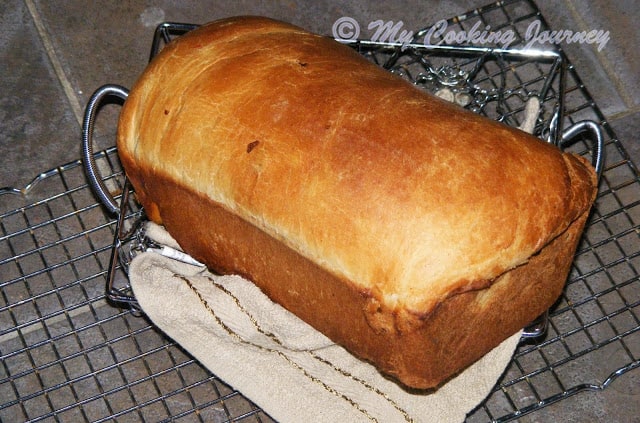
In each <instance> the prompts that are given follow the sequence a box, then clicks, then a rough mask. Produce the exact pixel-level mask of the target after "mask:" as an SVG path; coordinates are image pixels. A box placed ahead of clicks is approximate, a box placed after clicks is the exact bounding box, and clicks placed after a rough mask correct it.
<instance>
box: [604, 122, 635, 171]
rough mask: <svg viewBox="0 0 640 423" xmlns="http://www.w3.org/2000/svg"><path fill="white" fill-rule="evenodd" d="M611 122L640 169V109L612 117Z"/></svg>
mask: <svg viewBox="0 0 640 423" xmlns="http://www.w3.org/2000/svg"><path fill="white" fill-rule="evenodd" d="M609 123H610V124H611V127H612V128H613V130H614V131H615V133H616V135H617V137H618V139H619V140H620V142H621V143H622V145H623V146H624V148H625V150H626V151H627V153H628V154H629V156H630V157H631V160H632V161H633V163H635V165H636V168H638V169H640V111H638V112H635V113H630V114H628V115H626V116H624V117H621V118H618V119H612V120H611V121H610V122H609Z"/></svg>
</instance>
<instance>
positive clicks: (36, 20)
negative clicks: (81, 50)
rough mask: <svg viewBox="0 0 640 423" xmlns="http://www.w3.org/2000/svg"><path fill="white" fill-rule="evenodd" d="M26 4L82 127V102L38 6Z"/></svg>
mask: <svg viewBox="0 0 640 423" xmlns="http://www.w3.org/2000/svg"><path fill="white" fill-rule="evenodd" d="M24 2H25V4H26V6H27V8H28V9H29V14H30V15H31V18H32V19H33V22H34V24H35V26H36V29H37V30H38V34H39V35H40V39H41V40H42V44H43V46H44V49H45V50H46V52H47V56H48V57H49V61H50V62H51V65H52V66H53V70H54V71H55V73H56V76H57V77H58V81H60V84H61V85H62V89H63V90H64V93H65V95H66V97H67V100H69V104H70V106H71V109H72V111H73V114H74V115H75V117H76V120H77V121H78V124H79V125H80V126H82V119H83V111H82V108H81V107H80V102H79V101H78V97H76V94H75V92H74V91H73V88H72V87H71V83H70V82H69V79H67V76H66V74H65V73H64V70H63V68H62V64H61V63H60V60H58V56H57V55H56V51H55V49H54V48H53V43H52V42H51V39H50V38H49V35H48V34H47V31H46V29H45V27H44V23H43V22H42V18H41V17H40V15H39V14H38V10H37V9H36V6H35V4H34V2H33V0H24Z"/></svg>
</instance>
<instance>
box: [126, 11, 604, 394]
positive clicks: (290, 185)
mask: <svg viewBox="0 0 640 423" xmlns="http://www.w3.org/2000/svg"><path fill="white" fill-rule="evenodd" d="M118 151H119V155H120V158H121V161H122V164H123V166H124V169H125V171H126V174H127V175H128V177H129V178H130V180H131V182H132V184H133V186H134V188H135V192H136V194H137V198H138V199H139V201H140V202H141V204H142V205H143V206H144V209H145V211H146V213H147V215H148V217H149V218H150V219H151V220H153V221H155V222H157V223H160V224H163V225H164V226H165V227H166V228H167V230H168V231H169V232H170V233H171V234H172V235H173V236H174V237H175V238H176V240H177V241H178V242H179V243H180V244H181V246H182V247H183V248H184V249H185V250H186V251H187V252H188V253H189V254H191V255H192V256H194V257H195V258H197V259H198V260H200V261H202V262H204V263H206V264H207V266H208V267H209V268H210V269H211V270H213V271H216V272H219V273H225V274H226V273H235V274H240V275H243V276H244V277H246V278H248V279H250V280H251V281H253V282H254V283H255V284H256V285H257V286H259V287H260V288H261V289H262V290H263V291H264V292H265V293H266V294H267V295H268V296H269V297H270V298H271V299H272V300H274V301H275V302H277V303H279V304H281V305H282V306H284V307H285V308H287V309H288V310H290V311H291V312H293V313H295V314H296V315H297V316H299V317H300V318H301V319H303V320H304V321H306V322H307V323H309V324H310V325H312V326H314V327H315V328H316V329H318V330H319V331H321V332H322V333H324V334H325V335H327V336H328V337H329V338H331V339H333V340H334V341H335V342H337V343H339V344H340V345H343V346H344V347H345V348H347V349H348V350H349V351H351V352H352V353H353V354H354V355H356V356H358V357H360V358H361V359H363V360H367V361H369V362H371V363H373V364H374V365H375V366H376V367H377V368H378V369H379V370H380V371H381V372H382V373H384V374H386V375H389V376H392V377H395V378H396V379H397V380H399V381H400V382H401V383H402V384H404V385H406V386H408V387H412V388H433V387H437V386H438V385H439V384H441V383H442V382H443V381H445V380H447V379H448V378H450V377H452V376H453V375H455V374H456V373H457V372H459V371H460V370H461V369H463V368H465V367H466V366H468V365H469V364H471V363H473V362H474V361H475V360H477V359H478V358H480V357H481V356H482V355H484V354H485V353H487V352H488V351H489V350H490V349H492V348H493V347H495V346H496V345H498V344H499V343H500V342H501V341H503V340H504V339H505V338H507V337H508V336H510V335H512V334H513V333H515V332H516V331H518V330H519V329H521V328H522V327H524V326H526V325H527V324H528V323H529V322H530V321H532V320H533V319H534V318H535V317H537V316H538V315H539V314H540V313H542V312H544V311H545V310H546V309H547V308H548V307H550V306H551V305H552V304H553V303H554V301H555V300H556V299H557V298H558V296H559V295H560V293H561V291H562V289H563V285H564V282H565V279H566V277H567V274H568V272H569V268H570V266H571V263H572V259H573V255H574V252H575V249H576V245H577V244H578V242H579V238H580V234H581V232H582V229H583V226H584V224H585V221H586V219H587V216H588V213H589V210H590V207H591V204H592V202H593V201H594V198H595V194H596V179H595V173H594V171H593V169H592V168H591V166H590V164H589V163H588V162H587V161H585V160H584V159H582V158H580V157H577V156H574V155H570V154H565V153H562V152H561V151H560V150H558V149H557V148H555V147H554V146H552V145H549V144H547V143H545V142H542V141H540V140H538V139H537V138H535V137H533V136H530V135H527V134H525V133H524V132H521V131H519V130H517V129H512V128H509V127H507V126H506V125H503V124H501V123H497V122H494V121H491V120H489V119H487V118H484V117H481V116H478V115H476V114H473V113H471V112H468V111H465V110H463V109H462V108H460V107H459V106H456V105H452V104H449V103H446V102H444V101H443V100H440V99H437V98H435V97H434V96H432V95H429V94H426V93H425V92H423V91H422V90H420V89H418V88H416V87H414V86H413V85H411V84H410V83H408V82H406V81H404V80H402V79H401V78H399V77H398V76H396V75H393V74H391V73H389V72H387V71H385V70H383V69H381V68H379V67H377V66H376V65H374V64H372V63H370V62H368V61H367V60H366V59H364V58H362V57H361V56H360V55H359V54H357V53H356V52H355V51H353V50H352V49H351V48H349V47H348V46H345V45H342V44H340V43H338V42H336V41H334V40H331V39H329V38H326V37H323V36H319V35H314V34H311V33H308V32H306V31H304V30H302V29H300V28H297V27H295V26H292V25H289V24H285V23H281V22H277V21H273V20H270V19H266V18H258V17H240V18H230V19H225V20H221V21H216V22H213V23H210V24H207V25H204V26H202V27H200V28H198V29H196V30H194V31H192V32H190V33H188V34H186V35H184V36H181V37H179V38H178V39H177V40H174V41H172V42H171V43H170V44H169V45H168V46H166V47H165V48H164V49H163V50H162V51H161V52H160V54H159V55H158V56H156V57H155V58H154V59H153V60H152V62H151V63H150V65H149V66H148V68H147V69H146V70H145V72H144V73H143V75H142V76H141V77H140V79H139V80H138V81H137V82H136V84H135V85H134V86H133V87H132V90H131V92H130V95H129V97H128V99H127V101H126V102H125V104H124V107H123V109H122V112H121V117H120V121H119V127H118Z"/></svg>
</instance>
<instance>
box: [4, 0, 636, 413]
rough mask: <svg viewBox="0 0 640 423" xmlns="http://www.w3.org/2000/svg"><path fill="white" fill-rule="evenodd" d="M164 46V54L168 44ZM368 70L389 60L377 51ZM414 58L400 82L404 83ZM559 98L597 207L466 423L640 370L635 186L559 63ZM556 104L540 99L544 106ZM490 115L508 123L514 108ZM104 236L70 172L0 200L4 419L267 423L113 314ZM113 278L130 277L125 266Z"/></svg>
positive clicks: (526, 4) (114, 161)
mask: <svg viewBox="0 0 640 423" xmlns="http://www.w3.org/2000/svg"><path fill="white" fill-rule="evenodd" d="M535 20H539V21H540V22H541V23H542V25H543V28H544V27H546V24H545V23H544V19H543V17H542V16H541V15H540V13H539V11H538V10H537V8H536V7H535V5H534V4H533V3H532V2H531V1H527V0H517V1H508V2H507V1H505V2H500V3H497V4H495V5H489V6H487V7H484V8H481V9H477V10H474V11H472V12H469V13H468V14H466V15H464V16H458V17H455V18H452V19H450V20H449V21H448V23H449V25H450V28H452V29H453V30H458V31H462V30H469V29H470V28H471V27H472V25H474V24H475V23H476V22H478V21H479V22H481V23H482V24H484V25H491V28H493V29H494V30H500V29H503V30H507V29H511V30H513V31H514V33H516V34H517V35H518V37H520V39H522V37H523V36H524V35H523V34H524V31H525V30H526V28H527V26H528V25H529V24H530V23H531V22H532V21H535ZM159 34H160V38H161V39H164V41H169V39H170V38H171V37H172V35H171V34H168V33H166V32H160V33H159ZM370 58H371V59H372V60H375V61H379V62H388V60H389V56H388V53H387V52H381V53H380V54H374V55H371V56H370ZM414 58H415V57H414ZM414 58H411V56H409V59H407V62H401V65H403V66H401V67H400V68H396V71H398V72H403V71H405V72H407V76H409V77H410V76H411V75H412V74H411V66H409V65H410V64H413V63H415V62H414V61H413V60H414ZM565 61H566V60H565ZM567 63H568V62H567ZM408 64H409V65H408ZM495 66H496V65H495V63H493V62H492V63H487V64H485V65H483V67H482V70H481V72H480V73H479V75H478V78H477V79H476V81H479V82H478V83H479V84H488V85H489V87H491V86H493V87H499V86H501V84H502V82H501V80H500V78H502V75H503V73H504V69H501V68H500V67H499V66H498V67H497V68H496V67H495ZM544 72H545V70H544V69H541V68H540V66H538V65H537V64H535V63H530V62H525V63H523V64H522V65H517V66H513V67H511V66H510V67H509V70H508V74H507V76H506V78H507V79H509V80H510V81H511V83H512V84H513V85H514V86H516V87H518V90H520V91H526V92H532V91H538V90H540V84H542V83H543V82H542V81H543V79H544V78H542V77H541V76H540V75H541V74H543V73H544ZM489 89H490V88H489ZM563 92H564V97H563V99H564V102H565V114H564V123H565V125H571V124H573V123H575V122H577V121H580V120H584V119H591V120H595V121H596V122H598V123H600V124H601V125H602V127H603V128H604V131H605V138H606V141H605V154H606V158H607V161H606V165H605V167H604V170H603V173H602V178H601V183H600V190H599V195H598V199H597V202H596V206H595V208H594V210H593V213H592V217H591V219H590V221H589V223H588V227H587V229H586V231H585V235H584V237H583V240H582V243H581V245H580V246H579V249H578V252H577V253H576V258H575V262H574V266H573V268H572V271H571V274H570V277H569V280H568V282H567V285H566V289H565V291H564V292H563V294H562V297H561V298H560V299H559V301H558V303H557V304H556V305H555V306H554V307H553V308H552V309H551V311H550V317H549V329H548V332H547V334H546V336H545V337H544V339H542V340H538V342H536V343H523V344H522V345H520V346H519V347H518V349H517V351H516V353H515V355H514V359H513V361H512V362H511V364H510V365H509V366H508V368H507V370H506V372H505V374H504V376H503V377H502V379H501V380H500V381H499V382H498V383H497V384H496V386H495V388H494V390H493V391H492V393H491V394H490V395H489V397H488V398H487V399H486V400H485V401H484V402H483V403H482V404H481V405H480V406H478V407H477V408H476V409H475V410H474V411H473V412H471V413H470V414H469V415H468V419H467V420H468V421H469V422H484V421H509V420H513V419H516V418H518V417H520V416H522V415H524V414H527V413H532V412H535V411H536V410H539V409H541V408H543V407H545V406H546V405H548V404H551V403H554V402H557V401H561V400H562V399H564V398H566V397H568V396H571V395H573V394H577V393H579V392H581V391H584V390H600V389H605V388H606V387H607V386H608V385H609V384H610V383H612V381H613V380H614V379H615V378H616V377H620V376H621V375H622V374H624V373H625V372H627V371H629V370H631V369H633V368H636V367H638V366H640V318H639V316H640V276H639V275H640V272H639V269H640V235H639V233H640V176H639V173H638V170H637V168H636V167H635V166H634V164H633V163H632V162H631V161H630V160H629V157H628V155H627V154H626V152H625V150H624V147H623V146H622V144H621V143H620V141H619V140H618V139H617V138H616V136H615V134H614V133H613V131H612V129H611V128H610V126H609V125H608V123H607V122H606V120H605V119H604V118H603V116H602V114H601V113H600V111H599V109H598V107H597V105H596V104H595V103H594V101H593V100H592V98H591V96H590V95H589V93H588V90H587V89H586V88H585V87H584V85H583V84H582V82H581V81H580V79H579V77H578V75H577V72H576V70H575V69H574V68H573V67H572V66H571V65H570V64H568V67H567V72H566V81H565V85H564V90H563ZM557 94H558V92H557V88H554V87H551V88H550V89H549V94H548V95H549V96H550V98H551V97H553V96H557ZM491 107H492V106H489V108H488V109H487V110H490V109H491ZM501 107H503V108H504V109H506V113H503V114H504V115H505V116H507V118H508V119H511V120H513V122H511V123H514V124H518V123H519V122H518V120H519V117H518V116H519V113H520V112H521V111H522V109H523V107H524V105H523V102H522V99H521V96H519V95H514V96H513V97H512V99H511V100H508V101H505V102H504V103H503V104H502V106H501ZM550 111H551V109H550V108H546V109H545V110H543V115H544V114H545V113H550ZM486 113H487V114H490V113H491V112H490V111H487V112H486ZM543 122H544V119H541V120H540V122H539V125H538V126H539V128H538V130H539V132H541V133H543V132H544V131H545V127H544V125H543ZM570 148H571V149H572V150H575V151H576V152H578V153H580V154H587V155H588V154H590V153H589V152H590V151H591V148H590V140H589V139H588V137H586V136H585V137H584V138H578V140H577V141H576V142H575V143H573V144H572V145H571V147H570ZM96 161H97V162H98V164H99V167H100V168H101V169H103V176H104V178H105V183H106V184H107V185H108V186H109V187H110V189H111V190H112V191H113V192H117V191H121V190H122V188H123V187H122V180H123V174H122V170H121V167H120V164H119V161H118V158H117V151H116V150H115V149H114V148H112V149H108V150H105V151H101V152H99V153H97V154H96ZM104 170H106V171H104ZM129 217H130V218H131V219H136V218H137V217H138V211H137V210H134V211H133V212H132V215H131V216H129ZM114 231H115V220H114V217H113V216H111V215H109V214H108V213H106V212H105V210H104V208H103V207H102V206H101V205H99V204H98V203H97V202H96V199H95V197H94V195H93V193H92V192H91V189H90V188H89V186H88V185H87V181H86V177H85V174H84V170H83V167H82V164H81V162H80V161H79V160H78V161H75V162H72V163H68V164H65V165H63V166H60V167H58V168H55V169H52V170H50V171H47V172H45V173H43V174H41V175H39V176H38V177H36V178H35V179H34V182H33V183H32V184H30V185H29V186H27V187H25V188H24V189H22V190H15V189H4V190H3V191H0V360H1V363H0V420H2V421H27V420H29V421H98V422H99V421H114V420H115V421H123V422H128V421H162V420H177V421H216V422H222V421H256V422H268V421H271V419H270V417H269V416H268V415H266V414H265V413H264V412H263V411H262V410H260V409H259V408H258V407H256V406H255V405H254V404H252V403H251V401H250V400H248V399H247V398H245V397H243V396H242V394H241V393H239V392H237V391H234V390H233V389H231V388H230V387H229V386H228V385H226V384H225V383H224V382H223V381H221V380H219V379H218V378H217V377H216V376H215V375H212V374H210V373H209V372H208V371H207V370H206V369H204V368H203V367H202V366H200V365H199V364H198V363H197V362H195V361H194V360H193V359H192V358H191V357H190V356H189V354H188V353H186V352H185V351H183V350H182V349H181V348H180V347H179V346H178V345H175V344H174V343H173V342H172V341H171V340H169V339H167V338H166V337H164V336H163V334H162V333H160V332H159V331H158V330H157V329H156V328H154V327H153V325H151V324H150V322H149V321H148V320H147V319H146V318H145V317H144V315H142V316H139V315H137V314H136V313H132V312H131V311H130V310H129V309H126V308H120V307H119V306H118V305H117V304H113V303H112V302H110V301H109V299H108V298H107V297H106V296H105V292H106V290H105V285H106V279H107V272H108V269H109V258H110V252H111V247H112V244H113V241H114ZM115 277H116V278H117V279H118V280H120V281H123V280H125V279H126V277H125V275H124V273H123V272H122V270H121V269H119V270H118V273H117V274H116V276H115ZM276 400H277V399H276Z"/></svg>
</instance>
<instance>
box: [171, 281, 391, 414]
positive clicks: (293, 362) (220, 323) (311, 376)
mask: <svg viewBox="0 0 640 423" xmlns="http://www.w3.org/2000/svg"><path fill="white" fill-rule="evenodd" d="M173 276H174V277H176V278H178V279H181V280H182V281H184V282H185V284H186V285H187V286H188V287H189V289H191V291H193V293H194V294H195V295H196V296H197V297H198V300H199V301H200V303H201V304H202V305H203V306H204V308H205V309H206V310H207V311H208V312H209V314H211V316H212V317H213V318H214V319H215V321H216V323H218V325H220V327H222V328H223V329H224V330H225V331H226V332H227V333H228V334H229V335H230V336H231V337H233V338H234V339H236V340H238V341H240V342H243V343H246V341H244V340H243V339H242V338H241V337H240V335H238V334H237V333H235V332H234V331H233V330H232V329H231V328H229V327H228V326H227V325H226V324H225V323H224V322H223V321H222V319H220V317H218V315H217V314H216V312H215V311H214V310H213V309H212V308H211V306H209V303H208V302H207V300H206V299H205V298H204V297H203V296H202V294H201V293H200V291H198V289H197V288H196V287H195V286H194V285H193V283H191V281H190V280H189V279H188V278H186V277H184V276H182V275H179V274H176V273H174V274H173ZM207 279H209V280H210V281H211V282H212V283H213V285H214V286H215V287H216V288H218V289H220V290H221V291H222V292H224V293H225V294H227V295H228V296H230V297H231V298H232V299H233V300H234V302H235V303H236V304H237V305H238V307H239V308H240V310H241V311H242V312H243V313H245V314H247V315H249V313H248V312H247V311H246V310H245V309H244V307H242V305H241V304H240V301H239V300H238V298H237V297H236V296H235V295H233V293H231V292H230V291H229V290H227V289H226V288H224V287H223V286H222V285H220V283H218V282H217V281H215V280H214V279H213V278H211V277H208V276H207ZM250 319H251V321H252V322H253V324H254V325H256V328H257V329H258V330H259V331H260V333H265V331H264V330H262V329H261V328H259V324H258V323H257V322H256V321H255V319H254V318H253V317H252V316H250ZM273 339H276V342H277V343H278V344H279V345H282V343H281V342H280V341H279V340H277V337H275V336H273ZM251 345H253V346H254V347H256V348H259V349H262V350H264V351H267V352H271V353H276V354H278V355H279V356H280V357H282V358H283V359H284V360H285V361H286V362H287V363H289V364H290V365H291V366H293V367H295V368H296V369H298V370H299V371H301V372H302V374H303V375H305V376H306V377H307V378H309V380H311V381H312V382H314V383H317V384H319V385H321V386H322V387H323V388H324V389H325V390H327V391H329V392H330V393H332V394H333V395H335V396H337V397H340V398H342V399H344V400H345V401H347V402H348V403H349V404H350V405H351V406H352V407H354V408H355V409H356V410H358V411H359V412H360V413H362V414H364V415H365V416H366V417H367V418H368V419H369V420H371V421H373V422H378V419H376V418H375V417H373V416H372V415H370V414H369V413H368V412H367V410H365V409H363V408H362V407H360V405H359V404H358V403H357V402H355V401H354V400H352V399H351V398H349V397H347V396H346V395H344V394H343V393H341V392H338V391H337V390H335V389H334V388H332V387H331V386H329V385H327V384H326V383H324V382H323V381H322V380H320V379H318V378H317V377H315V376H313V375H312V374H310V373H309V372H307V371H306V370H305V369H304V368H303V367H302V366H300V365H299V364H298V363H296V362H295V361H293V360H291V359H290V358H289V357H287V356H286V355H285V354H284V353H282V352H281V351H278V350H275V349H272V348H266V347H263V346H261V345H255V344H251Z"/></svg>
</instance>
